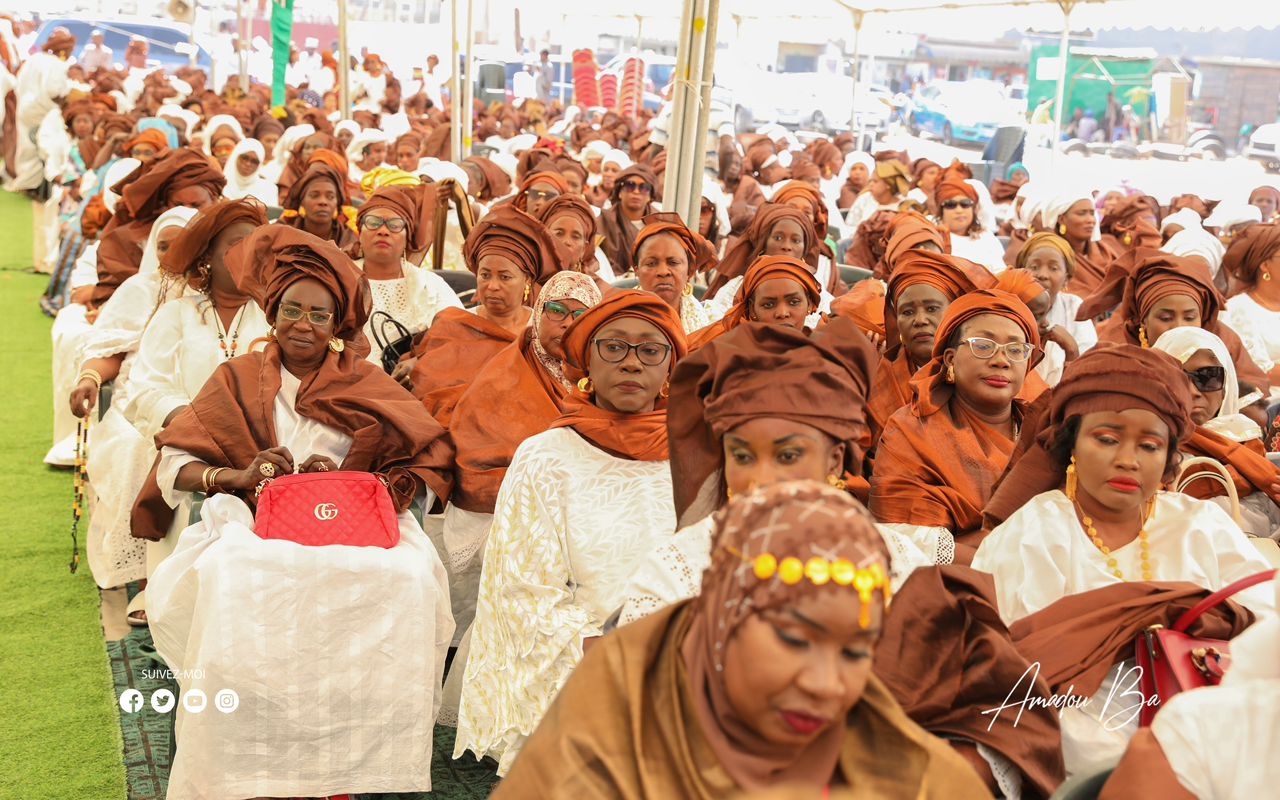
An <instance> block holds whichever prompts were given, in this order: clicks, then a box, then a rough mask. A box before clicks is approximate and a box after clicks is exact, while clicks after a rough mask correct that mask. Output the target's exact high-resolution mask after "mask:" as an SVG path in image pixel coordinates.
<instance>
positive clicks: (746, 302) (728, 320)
mask: <svg viewBox="0 0 1280 800" xmlns="http://www.w3.org/2000/svg"><path fill="white" fill-rule="evenodd" d="M777 278H782V279H786V280H791V281H795V282H796V283H798V284H799V285H800V288H801V289H803V290H804V294H805V297H806V298H808V300H809V309H810V311H814V310H816V309H817V307H818V303H820V302H821V301H822V287H820V286H818V279H817V278H815V277H814V276H813V273H812V272H811V271H810V270H809V268H808V267H806V266H805V265H804V263H803V262H800V261H797V260H796V259H794V258H792V257H791V256H761V257H759V258H757V259H756V261H755V263H754V264H752V265H751V268H750V269H748V270H747V274H746V276H745V277H744V278H743V279H742V285H741V286H740V287H738V294H737V296H736V297H735V298H734V301H733V305H732V306H730V308H729V310H728V311H727V312H725V315H724V316H723V317H721V318H720V320H719V321H717V322H713V323H712V324H710V325H708V326H707V327H705V328H703V329H702V330H700V331H697V332H695V333H694V334H692V335H691V336H690V337H689V349H690V350H691V351H692V350H697V349H698V348H700V347H702V346H703V345H705V344H706V343H707V342H710V341H711V340H712V339H715V338H716V337H718V336H722V335H723V334H725V333H727V332H729V331H731V330H733V329H734V328H736V327H738V326H739V325H741V324H742V323H744V322H746V321H747V316H748V311H749V310H750V308H751V296H752V295H753V294H755V291H756V289H758V288H760V284H762V283H764V282H765V281H771V280H774V279H777Z"/></svg>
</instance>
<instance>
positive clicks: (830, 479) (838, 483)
mask: <svg viewBox="0 0 1280 800" xmlns="http://www.w3.org/2000/svg"><path fill="white" fill-rule="evenodd" d="M827 483H828V484H830V485H831V486H832V487H833V488H836V489H839V490H840V491H842V492H843V491H845V490H846V489H848V488H849V487H848V484H846V483H845V482H844V479H843V478H837V477H836V476H835V475H828V476H827Z"/></svg>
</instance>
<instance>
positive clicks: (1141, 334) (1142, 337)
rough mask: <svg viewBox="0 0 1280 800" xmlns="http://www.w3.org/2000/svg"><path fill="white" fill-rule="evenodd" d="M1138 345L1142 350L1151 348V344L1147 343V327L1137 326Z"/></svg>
mask: <svg viewBox="0 0 1280 800" xmlns="http://www.w3.org/2000/svg"><path fill="white" fill-rule="evenodd" d="M1138 344H1140V345H1142V347H1143V349H1150V347H1151V342H1148V341H1147V326H1146V325H1139V326H1138Z"/></svg>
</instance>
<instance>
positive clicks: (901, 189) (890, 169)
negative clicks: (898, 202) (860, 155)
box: [872, 153, 911, 197]
mask: <svg viewBox="0 0 1280 800" xmlns="http://www.w3.org/2000/svg"><path fill="white" fill-rule="evenodd" d="M872 174H873V176H874V177H876V178H879V179H880V180H882V181H884V182H885V183H887V184H889V187H890V188H891V189H893V193H894V194H895V195H897V196H898V197H902V196H903V195H905V194H906V193H907V192H909V191H911V176H910V175H909V174H908V173H907V168H906V167H905V166H903V164H902V162H901V161H898V160H897V159H896V158H894V159H885V160H883V161H882V160H880V154H879V153H877V154H876V169H875V172H874V173H872Z"/></svg>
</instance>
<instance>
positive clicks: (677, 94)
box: [662, 0, 698, 213]
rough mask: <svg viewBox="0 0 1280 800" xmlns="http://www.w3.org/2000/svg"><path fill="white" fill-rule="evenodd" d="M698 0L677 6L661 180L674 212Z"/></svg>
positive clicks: (665, 204)
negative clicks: (677, 29) (676, 36)
mask: <svg viewBox="0 0 1280 800" xmlns="http://www.w3.org/2000/svg"><path fill="white" fill-rule="evenodd" d="M697 2H698V0H684V2H682V3H681V9H680V39H679V40H678V44H677V50H676V72H675V84H674V85H675V91H674V93H673V94H672V98H671V119H670V122H669V123H668V125H667V144H666V147H667V151H668V152H667V173H666V177H665V180H664V181H663V188H662V203H663V207H664V208H670V209H672V210H673V211H675V212H676V213H679V211H680V209H681V204H680V192H681V187H682V185H683V182H682V181H681V177H680V172H681V170H683V169H684V158H683V154H684V147H683V145H684V136H685V134H686V131H685V128H686V127H688V126H687V124H686V123H685V120H686V119H687V118H688V112H689V111H690V110H691V108H690V105H691V104H690V103H689V94H690V87H689V81H690V78H691V77H692V74H693V73H692V70H691V66H692V65H691V64H690V61H691V60H692V59H693V58H694V52H693V50H694V38H695V37H694V32H693V21H694V4H695V3H697Z"/></svg>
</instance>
